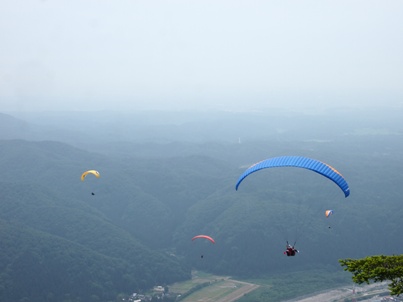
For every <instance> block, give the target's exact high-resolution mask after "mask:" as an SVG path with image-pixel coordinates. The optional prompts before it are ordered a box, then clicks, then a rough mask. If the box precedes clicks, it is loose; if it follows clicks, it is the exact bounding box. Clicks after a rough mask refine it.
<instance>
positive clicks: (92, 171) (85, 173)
mask: <svg viewBox="0 0 403 302" xmlns="http://www.w3.org/2000/svg"><path fill="white" fill-rule="evenodd" d="M88 174H94V175H95V177H96V178H99V177H100V176H101V175H100V174H99V172H98V171H97V170H88V171H85V172H84V173H83V174H82V175H81V180H82V181H84V179H85V177H86V176H87V175H88Z"/></svg>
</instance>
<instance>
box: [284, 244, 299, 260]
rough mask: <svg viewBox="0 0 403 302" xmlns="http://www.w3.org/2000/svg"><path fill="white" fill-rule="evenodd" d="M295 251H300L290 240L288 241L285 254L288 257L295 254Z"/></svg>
mask: <svg viewBox="0 0 403 302" xmlns="http://www.w3.org/2000/svg"><path fill="white" fill-rule="evenodd" d="M295 253H299V251H298V250H297V249H296V248H295V247H294V246H292V245H291V244H289V243H288V241H287V245H286V247H285V251H284V255H287V257H289V256H295Z"/></svg>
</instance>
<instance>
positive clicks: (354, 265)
mask: <svg viewBox="0 0 403 302" xmlns="http://www.w3.org/2000/svg"><path fill="white" fill-rule="evenodd" d="M339 262H340V264H341V266H345V268H344V270H345V271H349V272H351V273H353V278H352V279H353V281H354V282H355V283H357V284H362V283H364V282H365V283H367V284H369V283H370V281H373V282H382V281H390V284H389V290H390V293H391V295H396V296H399V295H401V294H402V293H403V255H393V256H384V255H379V256H368V257H365V258H362V259H341V260H339Z"/></svg>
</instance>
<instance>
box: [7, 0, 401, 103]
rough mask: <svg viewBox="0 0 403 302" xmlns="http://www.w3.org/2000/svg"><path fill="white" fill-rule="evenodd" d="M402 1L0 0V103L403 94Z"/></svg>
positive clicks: (375, 99)
mask: <svg viewBox="0 0 403 302" xmlns="http://www.w3.org/2000/svg"><path fill="white" fill-rule="evenodd" d="M402 20H403V1H398V0H395V1H389V0H382V1H381V0H380V1H367V0H365V1H344V0H342V1H328V0H323V1H310V0H308V1H299V0H294V1H290V0H277V1H235V0H221V1H217V0H214V1H210V0H204V1H189V0H186V1H185V0H184V1H169V0H168V1H166V0H160V1H146V0H140V1H131V0H130V1H129V0H127V1H125V0H119V1H112V0H108V1H106V0H96V1H95V0H86V1H78V0H60V1H22V0H3V1H1V2H0V41H1V46H0V111H7V110H9V111H14V110H109V109H114V110H130V109H144V108H150V109H193V108H194V109H203V108H206V109H211V108H215V109H229V110H243V109H254V108H259V107H263V106H277V107H281V106H284V107H290V106H305V105H307V106H313V105H318V106H335V105H343V106H344V105H364V104H367V105H368V104H373V105H377V104H378V105H385V104H389V105H402V104H403V98H402V97H403V86H402V83H403V72H402V70H403V39H402V37H403V22H402Z"/></svg>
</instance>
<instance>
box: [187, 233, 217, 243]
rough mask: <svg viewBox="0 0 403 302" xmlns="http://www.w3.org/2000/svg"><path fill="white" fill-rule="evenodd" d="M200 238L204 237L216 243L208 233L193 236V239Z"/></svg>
mask: <svg viewBox="0 0 403 302" xmlns="http://www.w3.org/2000/svg"><path fill="white" fill-rule="evenodd" d="M198 238H204V239H207V240H210V241H211V242H212V243H215V241H214V239H213V238H211V237H210V236H207V235H197V236H194V237H193V238H192V241H193V240H195V239H198Z"/></svg>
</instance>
